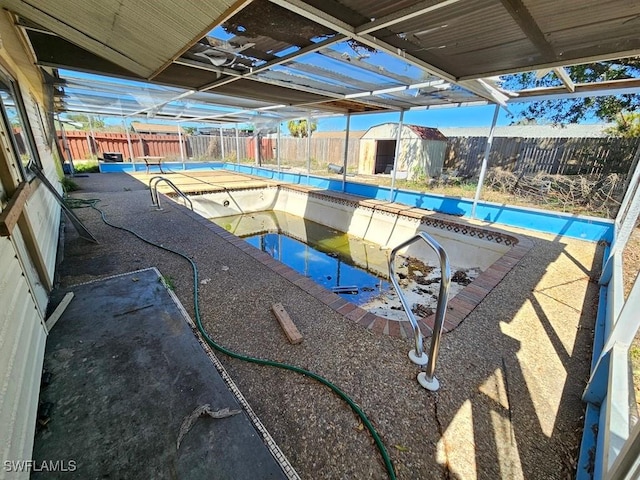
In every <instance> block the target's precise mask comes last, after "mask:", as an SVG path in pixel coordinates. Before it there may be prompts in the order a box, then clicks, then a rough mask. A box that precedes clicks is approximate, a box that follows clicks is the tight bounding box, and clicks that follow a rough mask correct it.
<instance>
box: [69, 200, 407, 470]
mask: <svg viewBox="0 0 640 480" xmlns="http://www.w3.org/2000/svg"><path fill="white" fill-rule="evenodd" d="M65 202H66V203H67V206H69V208H86V207H90V208H92V209H94V210H96V211H97V212H99V213H100V217H101V218H102V221H103V222H104V223H105V224H106V225H108V226H110V227H112V228H116V229H118V230H123V231H125V232H128V233H130V234H132V235H134V236H135V237H136V238H138V239H140V240H142V241H143V242H145V243H147V244H149V245H152V246H154V247H156V248H159V249H161V250H165V251H167V252H170V253H173V254H175V255H179V256H180V257H182V258H184V259H185V260H186V261H188V262H189V264H190V265H191V270H192V271H193V310H194V312H195V317H196V318H195V320H196V325H197V327H198V331H199V332H200V334H201V335H202V337H203V338H204V340H205V341H206V342H207V344H208V345H209V346H211V347H212V348H213V349H214V350H217V351H218V352H221V353H223V354H225V355H227V356H229V357H231V358H236V359H238V360H243V361H245V362H250V363H255V364H258V365H266V366H270V367H275V368H281V369H283V370H289V371H292V372H296V373H299V374H301V375H305V376H307V377H309V378H313V379H314V380H316V381H318V382H320V383H321V384H323V385H325V386H327V387H329V388H330V389H331V390H332V391H333V392H334V393H335V394H336V395H338V396H339V397H340V398H341V399H342V400H344V401H345V402H346V403H347V404H348V405H349V407H351V410H353V412H354V413H355V414H356V415H357V416H358V417H359V418H360V420H361V421H362V424H363V425H364V426H365V427H366V428H367V430H369V433H370V434H371V437H373V440H374V442H375V444H376V447H377V448H378V451H379V452H380V456H381V457H382V460H383V461H384V465H385V468H386V469H387V473H388V475H389V478H390V479H391V480H395V479H396V474H395V471H394V469H393V465H392V463H391V458H390V457H389V453H388V452H387V449H386V447H385V446H384V444H383V443H382V440H381V439H380V436H379V435H378V432H377V431H376V429H375V428H374V426H373V425H372V424H371V421H370V420H369V419H368V418H367V416H366V414H365V413H364V411H362V409H361V408H360V407H359V406H358V405H357V404H356V403H355V402H354V401H353V400H352V399H351V398H350V397H349V396H348V395H347V394H346V393H345V392H343V391H342V390H341V389H340V388H339V387H338V386H336V385H335V384H333V383H331V382H330V381H329V380H327V379H326V378H324V377H322V376H320V375H318V374H317V373H314V372H311V371H309V370H305V369H304V368H301V367H296V366H295V365H290V364H288V363H281V362H276V361H273V360H265V359H262V358H256V357H250V356H247V355H242V354H240V353H236V352H233V351H231V350H229V349H227V348H225V347H223V346H222V345H219V344H218V343H216V342H215V341H214V340H213V339H212V338H211V337H210V336H209V334H208V333H207V331H206V330H205V329H204V326H203V325H202V319H201V317H200V306H199V303H198V285H199V284H200V282H199V281H198V266H197V265H196V263H195V262H194V261H193V260H192V259H191V258H189V257H188V256H187V255H186V254H184V253H182V252H179V251H177V250H174V249H172V248H169V247H165V246H163V245H160V244H158V243H155V242H153V241H151V240H147V239H146V238H144V237H143V236H141V235H139V234H138V233H136V232H134V231H133V230H130V229H128V228H126V227H122V226H119V225H114V224H112V223H110V222H109V221H108V220H107V217H106V215H105V213H104V211H102V210H101V209H99V208H98V207H97V204H98V203H99V202H100V200H99V199H87V200H85V199H79V198H70V197H67V198H66V199H65Z"/></svg>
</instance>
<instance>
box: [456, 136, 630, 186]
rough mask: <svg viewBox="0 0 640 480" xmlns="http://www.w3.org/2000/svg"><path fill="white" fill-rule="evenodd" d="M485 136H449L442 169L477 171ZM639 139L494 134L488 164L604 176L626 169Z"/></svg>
mask: <svg viewBox="0 0 640 480" xmlns="http://www.w3.org/2000/svg"><path fill="white" fill-rule="evenodd" d="M486 145H487V137H455V138H449V139H448V147H447V153H446V156H445V168H447V169H454V170H458V174H459V175H460V176H465V177H474V176H477V175H478V174H479V173H480V167H481V165H482V158H483V156H484V151H485V148H486ZM639 145H640V139H638V138H631V139H627V138H507V137H496V138H494V139H493V143H492V145H491V153H490V155H489V160H488V167H489V168H491V167H501V168H504V169H505V170H508V171H512V172H517V173H537V172H544V173H548V174H551V175H556V174H558V175H607V174H609V173H622V174H626V173H628V172H629V168H630V167H631V162H632V160H633V155H634V154H635V152H636V150H637V149H638V146H639Z"/></svg>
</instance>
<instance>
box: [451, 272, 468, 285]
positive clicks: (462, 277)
mask: <svg viewBox="0 0 640 480" xmlns="http://www.w3.org/2000/svg"><path fill="white" fill-rule="evenodd" d="M451 281H452V282H455V283H457V284H460V285H469V284H470V283H471V279H470V278H469V275H467V274H466V273H465V272H463V271H462V270H457V271H456V272H455V273H454V274H453V276H452V277H451Z"/></svg>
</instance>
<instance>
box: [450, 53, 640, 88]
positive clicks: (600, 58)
mask: <svg viewBox="0 0 640 480" xmlns="http://www.w3.org/2000/svg"><path fill="white" fill-rule="evenodd" d="M638 56H640V48H636V49H631V50H624V51H620V52H617V53H615V54H611V53H608V54H603V55H588V53H587V52H585V53H584V56H582V57H580V60H579V61H578V62H573V63H567V61H566V60H562V59H559V60H553V61H547V62H544V63H539V64H535V65H527V66H526V67H521V68H511V69H505V68H503V69H500V70H492V71H488V72H483V73H482V75H481V76H480V75H463V76H461V77H459V78H458V80H459V81H464V80H477V79H478V78H483V77H484V78H486V77H497V76H500V75H513V74H516V73H523V72H530V71H532V70H544V69H546V68H554V67H569V66H571V65H584V64H587V63H597V62H607V61H614V60H619V59H621V58H627V57H638Z"/></svg>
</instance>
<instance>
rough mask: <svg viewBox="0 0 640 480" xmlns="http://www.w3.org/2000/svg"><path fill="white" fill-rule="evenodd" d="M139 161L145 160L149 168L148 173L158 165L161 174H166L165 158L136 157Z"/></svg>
mask: <svg viewBox="0 0 640 480" xmlns="http://www.w3.org/2000/svg"><path fill="white" fill-rule="evenodd" d="M136 159H138V160H143V161H144V164H145V165H146V166H147V173H149V167H150V166H152V165H157V166H158V168H160V173H164V171H163V170H162V161H163V160H164V157H151V156H149V155H145V156H144V157H136Z"/></svg>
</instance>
